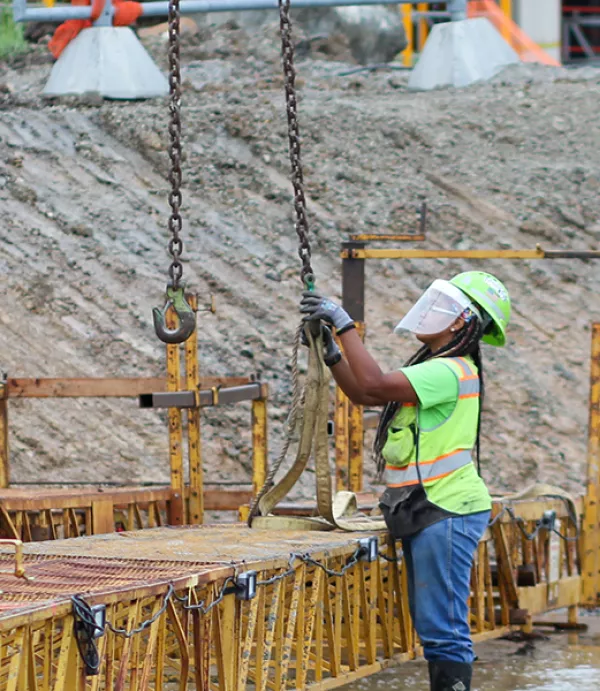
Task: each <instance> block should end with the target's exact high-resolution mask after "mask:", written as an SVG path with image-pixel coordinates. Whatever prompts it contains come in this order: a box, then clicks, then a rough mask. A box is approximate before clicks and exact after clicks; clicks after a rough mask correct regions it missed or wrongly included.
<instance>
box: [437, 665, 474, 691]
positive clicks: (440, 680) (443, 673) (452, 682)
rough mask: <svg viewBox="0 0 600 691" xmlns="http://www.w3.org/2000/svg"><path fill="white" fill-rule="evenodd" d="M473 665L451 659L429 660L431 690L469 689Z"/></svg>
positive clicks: (466, 690) (460, 690) (457, 690)
mask: <svg viewBox="0 0 600 691" xmlns="http://www.w3.org/2000/svg"><path fill="white" fill-rule="evenodd" d="M472 673H473V665H470V664H469V663H468V662H452V661H451V660H430V661H429V684H430V687H431V691H471V675H472Z"/></svg>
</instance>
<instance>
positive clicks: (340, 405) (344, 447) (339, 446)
mask: <svg viewBox="0 0 600 691" xmlns="http://www.w3.org/2000/svg"><path fill="white" fill-rule="evenodd" d="M348 403H349V402H348V397H347V396H346V394H345V393H344V392H343V391H342V390H341V389H340V387H339V386H336V387H335V411H334V417H333V428H334V434H335V488H336V490H337V491H338V492H339V491H341V490H345V489H347V488H348V438H349V430H348Z"/></svg>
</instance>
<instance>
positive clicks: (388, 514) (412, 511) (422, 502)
mask: <svg viewBox="0 0 600 691" xmlns="http://www.w3.org/2000/svg"><path fill="white" fill-rule="evenodd" d="M419 434H420V429H419V427H418V426H417V428H416V429H415V431H414V441H415V455H416V464H417V472H418V475H419V484H418V485H409V486H408V487H388V488H387V489H386V490H385V492H384V493H383V494H382V495H381V497H380V499H379V508H380V509H381V513H382V514H383V517H384V519H385V523H386V525H387V527H388V530H389V531H390V534H391V536H392V537H393V538H394V540H401V539H402V538H406V537H411V536H413V535H416V533H418V532H419V531H421V530H423V528H427V526H429V525H432V524H433V523H437V522H438V521H442V520H444V518H448V517H449V516H454V515H455V514H453V513H451V512H450V511H446V510H445V509H442V508H441V507H439V506H437V504H433V503H432V502H430V501H429V500H428V499H427V493H426V492H425V487H424V486H423V482H422V480H421V472H420V470H419Z"/></svg>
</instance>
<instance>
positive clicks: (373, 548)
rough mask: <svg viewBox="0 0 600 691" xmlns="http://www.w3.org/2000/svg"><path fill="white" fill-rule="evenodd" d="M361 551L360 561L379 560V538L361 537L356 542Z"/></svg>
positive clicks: (373, 536) (374, 536) (375, 536)
mask: <svg viewBox="0 0 600 691" xmlns="http://www.w3.org/2000/svg"><path fill="white" fill-rule="evenodd" d="M358 545H359V547H360V549H361V553H360V560H361V561H368V562H373V561H377V560H378V559H379V538H378V537H377V535H370V536H369V537H361V538H360V539H359V541H358Z"/></svg>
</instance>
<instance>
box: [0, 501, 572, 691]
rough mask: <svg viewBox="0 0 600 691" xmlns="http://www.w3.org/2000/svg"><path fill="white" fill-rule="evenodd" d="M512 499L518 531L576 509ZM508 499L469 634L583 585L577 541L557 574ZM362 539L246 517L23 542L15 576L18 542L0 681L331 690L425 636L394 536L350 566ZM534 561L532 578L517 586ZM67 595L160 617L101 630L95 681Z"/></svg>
mask: <svg viewBox="0 0 600 691" xmlns="http://www.w3.org/2000/svg"><path fill="white" fill-rule="evenodd" d="M512 508H513V511H514V512H515V514H516V515H519V516H520V517H521V518H522V520H523V525H524V526H525V527H531V526H532V525H533V524H535V521H536V520H537V518H538V517H539V516H540V514H541V513H542V512H543V511H544V510H547V509H549V508H552V509H554V510H556V512H557V515H558V516H559V518H560V517H562V518H563V519H566V517H567V512H566V511H565V507H564V504H563V503H562V502H560V501H557V500H552V501H541V500H539V501H528V502H516V503H513V504H512ZM501 510H502V504H499V503H498V504H495V513H496V514H500V517H499V519H498V521H497V522H496V523H495V524H494V526H493V528H492V530H491V531H488V532H487V534H486V535H485V536H484V539H483V540H482V541H481V543H480V545H479V549H478V551H477V555H476V562H475V565H474V568H473V572H472V594H471V602H470V604H471V622H472V631H473V635H474V638H475V640H481V639H485V638H490V637H496V636H499V635H502V634H503V633H505V632H506V631H507V630H508V628H509V626H510V625H511V624H515V623H517V624H524V623H527V621H528V619H529V620H530V618H531V616H532V615H534V614H537V613H539V612H541V611H545V610H547V609H551V608H557V607H565V606H567V607H574V605H576V603H577V600H578V596H579V575H578V569H577V560H576V558H575V555H574V551H573V550H574V548H572V547H571V546H570V545H571V544H572V543H567V542H565V543H564V544H565V545H567V546H566V547H564V548H563V549H561V551H559V552H558V553H557V554H558V559H559V562H558V565H555V566H554V567H552V568H553V569H554V571H555V574H558V581H557V582H555V583H554V584H550V582H549V580H548V574H549V573H550V571H551V570H552V568H551V566H552V565H551V564H550V561H549V560H551V559H552V558H553V557H552V556H551V550H550V549H549V548H548V544H549V542H548V541H549V540H550V539H551V535H550V534H544V533H543V532H540V533H538V535H537V536H536V538H535V540H533V544H532V546H531V549H529V548H527V547H525V546H524V545H523V541H522V538H521V532H520V531H519V530H517V528H516V526H515V523H514V521H513V520H510V517H509V516H507V515H505V514H502V513H501ZM573 530H574V529H573ZM564 534H565V536H566V535H568V534H571V533H568V532H565V533H564ZM364 537H365V535H364V533H360V534H354V533H341V532H328V533H321V532H317V533H314V532H311V533H305V532H287V531H286V532H283V531H282V532H279V531H278V532H274V531H258V530H249V529H247V528H245V527H242V526H240V525H235V526H224V525H221V526H202V527H188V528H166V527H162V528H155V529H152V530H144V531H127V532H123V533H112V534H107V535H102V536H93V537H85V538H77V539H69V540H55V541H46V542H43V543H29V544H26V545H24V550H25V557H24V568H25V577H17V576H15V557H14V554H13V550H12V548H10V547H4V546H3V547H1V548H0V589H1V590H2V591H3V594H2V597H1V599H0V691H23V690H25V689H36V690H40V691H41V690H46V689H48V690H49V689H53V690H54V691H62V690H66V689H68V690H69V691H70V690H73V691H79V690H80V691H83V690H84V689H86V690H88V689H89V690H94V691H100V690H103V689H115V690H124V689H131V690H132V691H134V690H135V691H142V689H180V690H184V689H186V690H187V689H196V690H203V691H204V690H207V691H208V690H209V689H217V690H219V691H229V690H230V689H239V690H240V691H241V690H242V689H263V690H266V689H290V688H298V689H302V688H306V687H307V686H309V685H315V687H316V688H333V687H335V686H339V685H341V684H343V683H346V682H348V681H350V680H351V679H356V678H359V677H362V676H366V675H369V674H372V673H373V672H375V671H377V670H379V669H382V668H383V667H386V666H388V665H390V664H393V663H397V662H400V661H403V660H406V659H409V658H412V657H414V656H415V655H417V654H418V653H419V643H418V640H417V639H416V637H415V634H414V631H413V629H412V625H411V622H410V616H409V612H408V601H407V589H406V575H405V574H404V572H403V568H402V559H401V553H400V550H399V547H400V545H398V554H395V552H394V547H393V546H392V545H390V544H388V543H387V537H386V536H384V535H380V536H379V539H380V545H379V553H380V558H379V559H376V560H375V561H373V562H368V561H362V560H361V561H356V562H354V560H353V558H356V553H357V547H358V540H359V539H360V538H364ZM291 555H295V556H294V557H293V558H291ZM555 557H556V555H555ZM555 557H554V558H555ZM527 562H533V573H534V578H533V580H532V581H531V583H532V584H531V585H530V586H523V585H520V582H521V581H522V579H521V575H520V574H521V572H522V570H523V569H522V566H523V564H526V563H527ZM322 567H326V568H327V569H329V571H326V570H325V568H322ZM248 570H256V571H257V572H258V586H257V594H256V597H254V598H253V599H251V600H248V601H242V600H239V599H237V597H236V594H235V593H234V592H230V591H228V590H224V586H227V587H230V585H231V579H232V578H233V579H235V578H236V577H238V576H239V574H240V573H242V572H246V571H248ZM342 571H344V573H343V574H342V575H337V574H341V572H342ZM551 585H552V590H551ZM171 586H172V587H173V588H174V590H175V593H174V595H173V596H172V597H170V598H169V599H168V602H166V604H165V597H166V595H168V593H169V590H170V587H171ZM74 594H79V595H83V596H84V598H85V600H86V601H87V602H88V603H89V604H104V605H106V616H107V619H108V621H109V622H110V623H111V624H112V626H113V627H115V628H117V629H124V630H125V631H132V630H134V629H137V628H139V627H140V625H141V624H142V623H143V622H145V621H148V620H150V619H151V618H152V617H154V616H156V620H155V621H153V622H152V623H150V624H149V625H148V626H147V627H146V628H144V629H143V630H142V631H141V632H140V633H137V634H135V635H133V636H131V637H126V636H123V635H121V634H118V633H114V632H112V631H111V630H106V631H105V633H104V635H102V636H101V637H100V638H98V639H97V646H98V652H99V655H100V669H99V674H98V675H95V676H87V677H86V676H85V674H84V667H83V662H82V658H81V655H80V653H79V652H78V649H77V644H76V640H75V637H74V621H73V609H72V604H71V600H70V598H71V596H72V595H74ZM220 596H222V599H221V600H220V602H219V604H217V605H216V606H214V607H213V608H212V609H210V611H209V612H207V613H205V610H206V609H207V607H208V606H210V604H211V602H213V601H215V600H216V599H219V597H220ZM552 598H553V599H552ZM182 600H184V601H183V602H182ZM198 603H203V608H199V607H198V606H197V605H198ZM525 605H526V606H525ZM163 609H164V611H163ZM525 609H527V610H528V611H524V610H525Z"/></svg>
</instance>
